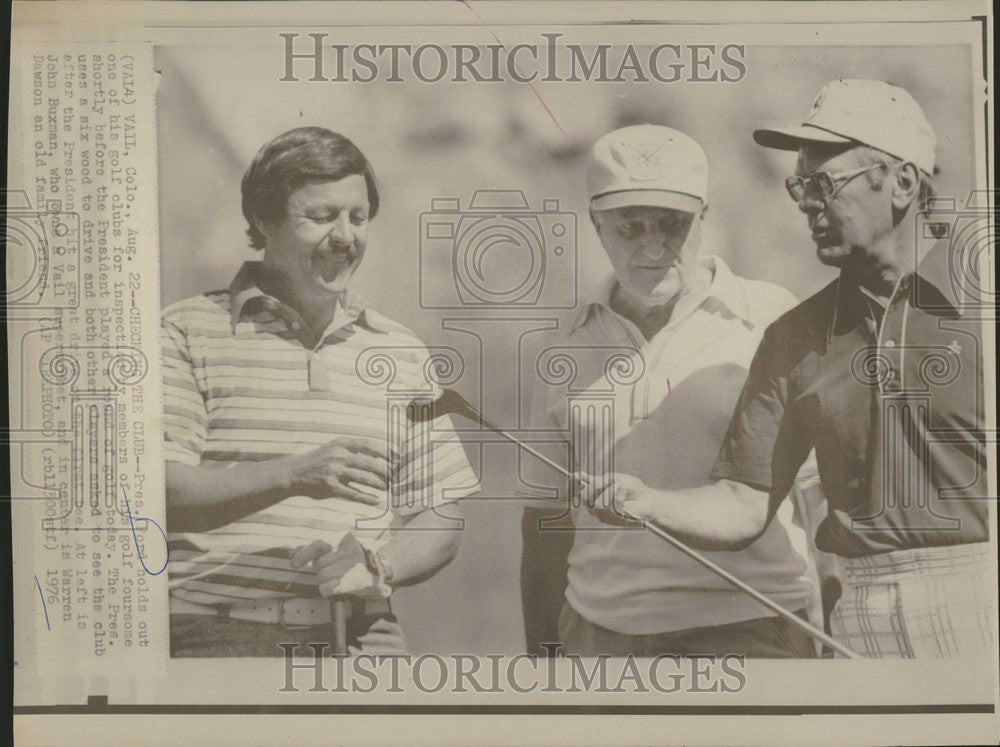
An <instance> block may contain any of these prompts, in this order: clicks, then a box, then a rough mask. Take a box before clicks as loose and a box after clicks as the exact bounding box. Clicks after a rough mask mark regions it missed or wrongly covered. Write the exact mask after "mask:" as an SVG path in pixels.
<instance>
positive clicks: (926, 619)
mask: <svg viewBox="0 0 1000 747" xmlns="http://www.w3.org/2000/svg"><path fill="white" fill-rule="evenodd" d="M995 563H996V552H995V550H994V549H993V547H992V546H991V545H990V543H988V542H980V543H975V544H969V545H951V546H947V547H927V548H919V549H914V550H899V551H897V552H890V553H884V554H881V555H869V556H866V557H861V558H848V559H845V560H844V568H843V578H842V579H841V583H842V585H843V595H842V596H841V598H840V600H839V601H838V602H837V604H836V606H835V607H834V609H833V613H832V614H831V616H830V630H831V632H832V634H833V637H834V638H836V639H837V640H838V641H839V642H841V643H843V644H844V645H845V646H847V647H848V648H850V649H851V650H852V651H856V652H857V653H859V654H861V655H863V656H867V657H871V658H875V659H885V658H905V659H916V658H920V659H924V658H970V657H982V656H984V655H989V654H990V652H991V651H992V649H993V633H992V625H991V620H992V617H993V611H992V600H993V590H994V589H995V588H996V581H995V580H994V576H993V566H994V565H995Z"/></svg>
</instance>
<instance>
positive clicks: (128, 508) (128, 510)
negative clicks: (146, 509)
mask: <svg viewBox="0 0 1000 747" xmlns="http://www.w3.org/2000/svg"><path fill="white" fill-rule="evenodd" d="M122 495H123V496H125V512H126V513H127V514H128V523H129V526H130V527H131V528H132V541H133V542H134V543H135V554H136V555H137V556H138V558H139V562H140V563H142V567H143V569H144V570H145V571H146V573H148V574H149V575H150V576H159V575H160V574H161V573H163V571H165V570H166V569H167V563H168V562H170V544H169V543H168V542H167V533H166V532H164V531H163V527H161V526H160V525H159V524H157V523H156V522H155V521H154V520H153V519H149V518H145V517H139V518H140V520H141V521H146V522H148V523H150V524H152V525H153V526H154V527H156V528H157V530H159V532H160V534H161V535H162V536H163V545H164V547H166V548H167V557H166V558H164V560H163V566H162V567H161V568H160V570H158V571H151V570H149V566H147V565H146V559H145V558H143V556H142V551H141V550H140V549H139V538H138V537H137V536H136V534H135V519H133V518H132V507H131V506H129V503H128V493H126V492H125V486H124V485H122Z"/></svg>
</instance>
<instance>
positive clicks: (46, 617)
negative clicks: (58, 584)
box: [35, 574, 52, 630]
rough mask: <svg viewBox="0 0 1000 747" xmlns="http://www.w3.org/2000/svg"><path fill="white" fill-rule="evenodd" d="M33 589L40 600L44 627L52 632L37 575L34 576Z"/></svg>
mask: <svg viewBox="0 0 1000 747" xmlns="http://www.w3.org/2000/svg"><path fill="white" fill-rule="evenodd" d="M35 588H36V589H38V596H39V598H41V600H42V612H44V613H45V627H46V628H48V629H49V630H52V625H51V624H50V623H49V608H48V607H47V606H46V605H45V595H44V594H43V593H42V585H41V584H40V583H39V582H38V575H37V574H36V575H35Z"/></svg>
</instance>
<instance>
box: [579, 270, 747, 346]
mask: <svg viewBox="0 0 1000 747" xmlns="http://www.w3.org/2000/svg"><path fill="white" fill-rule="evenodd" d="M698 263H699V264H700V265H702V266H703V267H706V268H707V269H708V270H709V271H710V272H711V273H712V283H711V285H709V287H708V290H707V291H705V292H704V293H703V294H702V295H701V297H700V298H692V299H690V302H691V303H693V304H694V306H695V308H700V307H703V306H705V301H710V302H713V303H712V304H711V305H716V310H720V309H718V305H721V308H722V309H725V310H727V311H728V312H729V313H730V314H732V315H733V316H735V317H737V318H738V319H740V321H742V322H743V323H744V324H749V325H753V321H752V320H751V319H750V303H749V301H748V299H747V297H746V294H745V293H744V292H743V288H742V287H741V286H740V284H739V282H738V279H737V277H736V276H735V275H734V274H733V272H732V270H730V269H729V265H727V264H726V262H725V260H723V259H722V257H718V256H715V255H709V256H705V257H699V259H698ZM616 285H618V279H617V278H616V277H615V276H614V274H611V275H609V276H608V277H606V278H605V279H604V280H603V281H602V282H601V284H600V285H599V286H598V289H597V291H596V292H595V293H594V295H593V296H591V299H590V301H588V302H587V303H585V304H584V305H583V306H582V307H581V308H580V310H579V311H578V312H577V314H576V316H575V317H574V319H573V322H572V324H571V325H570V334H572V333H573V332H575V331H576V330H577V329H579V328H580V327H582V326H583V325H584V324H586V323H587V321H588V320H589V319H590V318H591V315H592V313H593V312H594V311H595V310H596V309H597V308H601V307H603V308H605V309H607V310H608V311H611V312H612V313H616V312H615V311H614V310H613V309H612V308H611V294H612V293H613V292H614V289H615V286H616ZM677 304H678V308H680V309H681V315H682V316H683V315H685V314H684V311H683V306H686V303H685V301H684V299H683V298H682V299H681V300H679V301H678V302H677ZM693 310H694V309H691V308H690V307H689V311H693ZM672 320H673V318H672Z"/></svg>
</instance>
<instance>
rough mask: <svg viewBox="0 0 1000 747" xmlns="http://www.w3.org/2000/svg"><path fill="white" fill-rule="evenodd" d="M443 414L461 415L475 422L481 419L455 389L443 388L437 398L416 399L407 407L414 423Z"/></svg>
mask: <svg viewBox="0 0 1000 747" xmlns="http://www.w3.org/2000/svg"><path fill="white" fill-rule="evenodd" d="M442 415H461V416H462V417H464V418H468V419H469V420H472V421H475V422H478V421H479V420H480V417H479V413H477V412H476V411H475V410H474V409H473V408H472V405H470V404H469V403H468V402H466V401H465V398H464V397H463V396H462V395H461V394H459V393H458V392H456V391H455V390H454V389H443V390H442V391H441V396H440V397H438V398H437V399H435V400H429V399H414V400H413V401H412V402H410V404H409V405H407V407H406V417H407V418H409V420H410V421H411V422H413V423H423V422H426V421H428V420H433V419H434V418H439V417H441V416H442Z"/></svg>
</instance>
